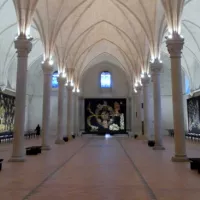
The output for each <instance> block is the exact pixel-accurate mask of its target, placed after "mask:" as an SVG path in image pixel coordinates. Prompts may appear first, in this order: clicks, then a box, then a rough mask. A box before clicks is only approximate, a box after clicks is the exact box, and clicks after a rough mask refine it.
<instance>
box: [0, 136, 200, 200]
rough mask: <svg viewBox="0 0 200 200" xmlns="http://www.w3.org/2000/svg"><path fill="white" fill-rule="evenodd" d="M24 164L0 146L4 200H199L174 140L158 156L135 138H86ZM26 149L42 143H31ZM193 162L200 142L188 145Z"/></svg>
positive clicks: (195, 178)
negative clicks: (173, 159)
mask: <svg viewBox="0 0 200 200" xmlns="http://www.w3.org/2000/svg"><path fill="white" fill-rule="evenodd" d="M51 143H52V150H50V151H46V152H42V154H40V155H37V156H27V157H26V158H27V160H26V162H24V163H9V162H7V160H8V159H9V157H10V155H11V149H12V145H11V144H0V158H4V159H5V161H4V163H3V170H2V171H1V172H0V200H10V199H12V200H23V199H24V200H25V199H30V200H46V199H47V200H62V199H63V200H64V199H65V200H66V199H70V200H199V199H200V184H199V183H200V175H199V174H198V173H197V172H196V171H191V170H190V168H189V163H173V162H171V156H172V155H173V151H174V145H173V139H172V138H170V137H165V138H164V146H165V147H166V150H165V151H154V150H152V149H151V148H150V147H148V146H147V144H146V143H145V142H143V141H139V140H134V139H130V138H109V139H105V138H103V137H93V138H89V137H82V138H77V139H75V140H72V141H70V142H68V143H67V144H65V145H60V146H59V145H55V144H54V139H53V138H51ZM25 144H26V146H30V145H32V144H38V145H39V144H40V141H39V140H37V139H32V140H27V141H26V142H25ZM187 152H188V156H189V157H195V156H197V157H200V155H199V152H200V143H192V142H187Z"/></svg>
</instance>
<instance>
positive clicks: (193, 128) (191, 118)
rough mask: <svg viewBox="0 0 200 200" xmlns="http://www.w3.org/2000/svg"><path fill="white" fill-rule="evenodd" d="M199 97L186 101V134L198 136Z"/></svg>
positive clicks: (199, 131) (199, 121) (199, 126)
mask: <svg viewBox="0 0 200 200" xmlns="http://www.w3.org/2000/svg"><path fill="white" fill-rule="evenodd" d="M199 105H200V97H193V98H190V99H188V100H187V109H188V132H189V133H197V134H200V118H199V117H200V114H199V112H200V110H199V108H200V106H199Z"/></svg>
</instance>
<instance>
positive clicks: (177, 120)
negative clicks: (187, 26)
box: [166, 32, 188, 162]
mask: <svg viewBox="0 0 200 200" xmlns="http://www.w3.org/2000/svg"><path fill="white" fill-rule="evenodd" d="M166 44H167V48H168V51H169V54H170V58H171V76H172V102H173V118H174V140H175V156H174V157H172V161H175V162H184V161H187V160H188V159H187V156H186V144H185V132H184V110H183V109H184V107H183V89H182V73H181V54H182V49H183V45H184V39H183V38H182V37H181V36H180V35H179V34H178V33H175V32H174V33H173V34H172V36H170V37H168V38H167V42H166Z"/></svg>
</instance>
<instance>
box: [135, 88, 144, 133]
mask: <svg viewBox="0 0 200 200" xmlns="http://www.w3.org/2000/svg"><path fill="white" fill-rule="evenodd" d="M136 90H137V93H135V96H136V112H137V117H136V123H137V125H136V133H137V134H138V135H142V86H137V87H136Z"/></svg>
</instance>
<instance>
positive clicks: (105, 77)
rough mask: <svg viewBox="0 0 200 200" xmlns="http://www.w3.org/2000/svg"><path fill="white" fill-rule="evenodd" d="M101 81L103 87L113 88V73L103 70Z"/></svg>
mask: <svg viewBox="0 0 200 200" xmlns="http://www.w3.org/2000/svg"><path fill="white" fill-rule="evenodd" d="M100 83H101V88H111V85H112V79H111V73H110V72H107V71H104V72H101V77H100Z"/></svg>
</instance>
